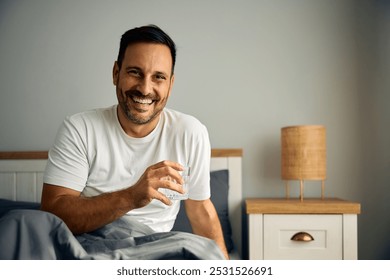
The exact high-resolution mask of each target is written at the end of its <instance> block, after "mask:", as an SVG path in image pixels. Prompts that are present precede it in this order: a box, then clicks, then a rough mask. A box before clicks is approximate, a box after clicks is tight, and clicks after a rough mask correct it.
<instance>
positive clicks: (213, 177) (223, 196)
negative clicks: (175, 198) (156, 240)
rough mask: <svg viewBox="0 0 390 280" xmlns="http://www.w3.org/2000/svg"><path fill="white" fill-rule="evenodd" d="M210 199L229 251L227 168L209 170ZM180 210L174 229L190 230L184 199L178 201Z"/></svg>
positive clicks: (231, 247) (230, 246)
mask: <svg viewBox="0 0 390 280" xmlns="http://www.w3.org/2000/svg"><path fill="white" fill-rule="evenodd" d="M210 188H211V201H212V202H213V204H214V206H215V210H216V211H217V214H218V218H219V220H220V222H221V226H222V231H223V237H224V239H225V245H226V249H227V251H228V252H229V253H230V252H231V251H232V250H233V248H234V244H233V240H232V227H231V224H230V220H229V208H228V195H229V170H218V171H212V172H210ZM180 203H181V204H180V210H179V213H178V215H177V218H176V221H175V224H174V226H173V228H172V230H174V231H184V232H192V229H191V225H190V222H189V220H188V218H187V215H186V213H185V209H184V201H181V202H180Z"/></svg>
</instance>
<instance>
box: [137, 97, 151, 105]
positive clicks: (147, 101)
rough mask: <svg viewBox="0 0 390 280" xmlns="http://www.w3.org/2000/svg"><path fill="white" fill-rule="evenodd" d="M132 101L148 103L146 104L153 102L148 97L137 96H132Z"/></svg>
mask: <svg viewBox="0 0 390 280" xmlns="http://www.w3.org/2000/svg"><path fill="white" fill-rule="evenodd" d="M133 101H134V102H137V103H140V104H148V105H150V104H152V103H153V100H152V99H150V98H139V97H135V96H134V97H133Z"/></svg>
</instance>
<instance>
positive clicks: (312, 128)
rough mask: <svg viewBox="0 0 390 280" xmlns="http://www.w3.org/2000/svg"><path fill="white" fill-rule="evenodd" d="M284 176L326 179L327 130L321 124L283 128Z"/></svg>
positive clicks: (290, 178)
mask: <svg viewBox="0 0 390 280" xmlns="http://www.w3.org/2000/svg"><path fill="white" fill-rule="evenodd" d="M282 178H283V179H285V180H325V179H326V131H325V127H324V126H320V125H301V126H290V127H284V128H282Z"/></svg>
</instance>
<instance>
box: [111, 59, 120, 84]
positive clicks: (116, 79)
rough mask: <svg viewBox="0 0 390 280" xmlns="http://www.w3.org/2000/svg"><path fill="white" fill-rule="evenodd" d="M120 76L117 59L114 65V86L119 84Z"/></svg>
mask: <svg viewBox="0 0 390 280" xmlns="http://www.w3.org/2000/svg"><path fill="white" fill-rule="evenodd" d="M118 77H119V65H118V61H115V62H114V66H113V67H112V83H113V84H114V86H117V82H118Z"/></svg>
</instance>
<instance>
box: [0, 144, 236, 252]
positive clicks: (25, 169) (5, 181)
mask: <svg viewBox="0 0 390 280" xmlns="http://www.w3.org/2000/svg"><path fill="white" fill-rule="evenodd" d="M242 154H243V152H242V149H213V150H212V152H211V171H215V170H223V169H227V170H229V201H228V204H229V217H230V221H231V225H232V231H233V241H234V244H235V245H236V246H237V249H238V253H239V255H240V256H242V173H241V165H242ZM47 156H48V153H47V151H32V152H0V198H5V199H10V200H15V201H31V202H40V201H41V192H42V186H43V172H44V170H45V167H46V161H47Z"/></svg>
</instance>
